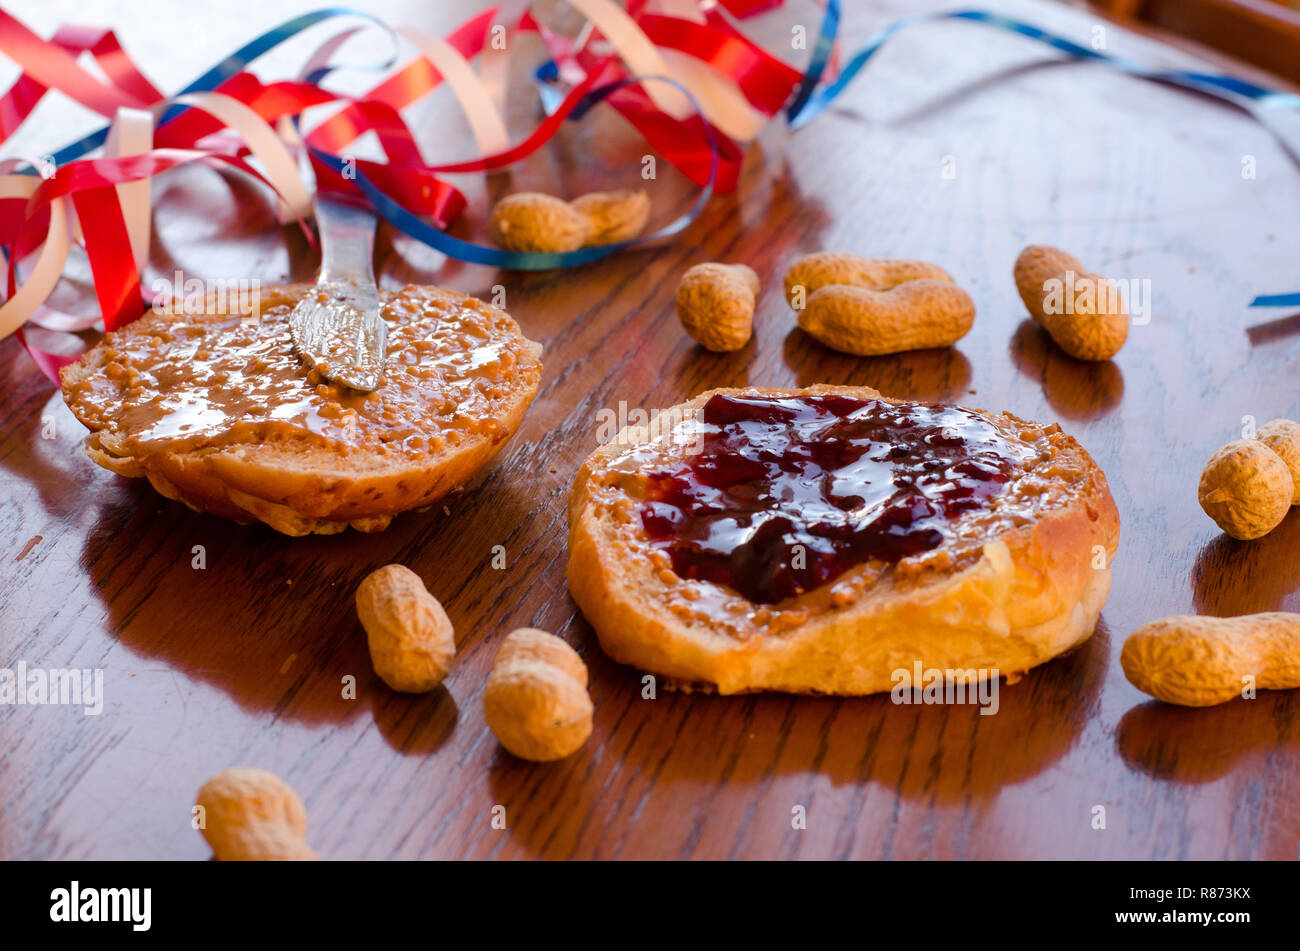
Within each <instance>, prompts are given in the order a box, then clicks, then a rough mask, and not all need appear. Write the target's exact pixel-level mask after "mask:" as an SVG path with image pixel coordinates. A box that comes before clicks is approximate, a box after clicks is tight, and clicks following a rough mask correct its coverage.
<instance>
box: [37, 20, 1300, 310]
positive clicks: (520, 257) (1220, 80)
mask: <svg viewBox="0 0 1300 951" xmlns="http://www.w3.org/2000/svg"><path fill="white" fill-rule="evenodd" d="M338 16H355V17H360V18H362V19H365V20H369V21H371V22H373V23H376V24H378V25H380V26H383V27H384V28H385V29H388V27H387V25H386V24H384V23H383V21H381V20H379V19H378V18H377V17H375V16H373V15H372V14H369V13H366V12H364V11H360V10H354V9H351V8H347V7H330V8H326V9H322V10H316V11H313V12H311V13H305V14H302V15H301V16H297V17H293V18H292V19H289V20H286V21H285V22H284V23H281V24H280V25H279V26H277V27H275V28H274V29H271V30H268V31H267V32H265V33H263V34H262V35H260V36H258V37H256V38H255V39H253V40H251V41H250V42H248V43H246V44H244V45H243V46H241V47H240V48H239V49H237V50H235V52H233V53H231V54H230V55H229V56H227V57H226V58H225V59H224V60H222V61H221V62H220V63H218V64H217V65H215V66H213V67H212V68H211V69H209V70H208V71H207V72H205V73H204V74H203V75H201V76H199V77H198V78H197V79H195V80H194V81H193V82H191V83H190V84H189V85H188V86H186V87H185V88H184V89H182V90H181V94H184V93H190V92H205V91H209V90H211V89H214V88H215V87H217V86H219V85H220V84H221V83H223V82H225V81H226V80H227V79H229V78H230V77H231V76H234V75H235V74H237V73H239V72H241V71H243V70H244V69H246V68H247V67H248V65H249V64H250V63H251V62H252V61H253V60H256V59H257V58H258V57H260V56H262V55H263V54H265V53H267V52H269V51H270V50H272V49H274V48H275V47H277V46H279V45H280V44H282V43H284V42H285V41H287V40H289V39H291V38H292V37H294V36H296V35H297V34H298V33H300V32H302V31H303V30H306V29H308V28H309V27H311V26H314V25H316V24H317V23H321V22H323V21H325V20H328V19H331V18H334V17H338ZM941 20H964V21H967V22H971V23H981V24H983V25H985V26H989V27H992V28H994V29H998V30H1003V31H1005V32H1009V33H1014V34H1017V35H1020V36H1024V37H1026V38H1028V39H1032V40H1035V41H1037V42H1040V43H1043V44H1045V45H1047V46H1049V47H1051V48H1053V49H1056V50H1059V51H1060V52H1062V53H1065V54H1067V55H1069V56H1072V57H1074V58H1076V59H1080V60H1090V61H1095V62H1101V63H1105V64H1106V65H1108V66H1110V67H1111V68H1113V69H1117V70H1119V71H1121V72H1124V73H1127V74H1129V75H1131V76H1135V77H1138V78H1141V79H1147V80H1151V81H1153V82H1161V83H1166V84H1172V85H1175V86H1179V87H1182V88H1185V89H1189V90H1191V91H1194V92H1199V93H1203V94H1206V95H1210V96H1214V97H1216V98H1218V99H1221V100H1224V101H1226V102H1229V103H1232V104H1233V105H1236V106H1238V107H1242V108H1247V109H1248V110H1249V109H1250V108H1251V107H1256V108H1266V109H1296V108H1300V95H1296V94H1293V93H1283V92H1278V91H1277V90H1272V89H1268V88H1266V87H1264V86H1260V85H1257V84H1255V83H1252V82H1248V81H1246V80H1243V79H1238V78H1236V77H1233V76H1227V75H1221V74H1214V73H1196V72H1186V71H1176V70H1155V69H1150V68H1148V67H1146V66H1144V65H1142V64H1141V63H1137V62H1135V61H1133V60H1129V59H1124V58H1122V57H1118V56H1112V55H1110V54H1108V53H1104V52H1101V51H1100V50H1094V49H1090V48H1089V47H1085V46H1081V45H1079V44H1078V43H1075V42H1073V41H1072V40H1069V39H1066V38H1065V37H1062V36H1058V35H1056V34H1053V33H1048V32H1047V31H1046V30H1042V29H1040V28H1039V27H1036V26H1034V25H1033V24H1030V23H1025V22H1023V21H1020V20H1015V19H1012V18H1010V17H1006V16H1003V15H1002V14H998V13H992V12H989V11H985V10H956V11H947V12H940V13H934V14H925V15H920V16H912V17H904V18H903V19H900V20H896V21H894V22H893V23H890V24H887V25H886V26H885V27H883V28H882V29H880V30H879V31H877V32H876V33H875V35H873V36H872V37H871V38H870V39H869V40H868V41H867V43H866V45H864V46H863V47H862V48H861V49H859V50H858V51H857V52H856V53H854V55H853V56H852V57H851V58H850V59H849V61H848V62H847V63H846V64H845V65H844V67H843V69H842V70H841V71H840V73H839V75H838V76H837V77H836V78H835V80H834V81H833V82H831V83H829V84H827V85H825V86H822V85H821V83H822V78H823V76H824V75H825V72H826V67H827V65H828V63H829V62H830V58H831V55H832V53H833V51H834V48H835V42H836V38H837V36H838V34H839V29H840V22H841V5H840V0H827V4H826V12H825V14H824V16H823V18H822V23H821V27H820V30H819V32H818V36H817V40H816V42H815V43H814V46H813V51H812V55H811V57H810V60H809V65H808V68H807V70H806V71H805V72H804V75H803V78H802V79H801V80H800V83H799V85H798V87H797V88H796V89H795V91H794V93H793V94H792V96H791V99H790V102H789V104H788V105H787V106H786V109H785V113H786V120H787V122H788V123H789V125H790V127H791V128H792V129H793V128H799V127H800V126H803V125H806V124H807V123H808V122H810V121H811V120H812V119H814V118H816V117H817V116H818V115H820V114H821V113H822V112H824V111H825V110H826V108H827V107H828V106H830V104H831V103H832V102H833V101H834V100H835V99H836V98H838V97H839V96H840V95H841V94H842V93H843V92H844V90H845V89H846V88H847V87H848V86H849V85H850V84H851V83H852V82H853V80H854V79H855V78H856V77H857V75H858V74H859V73H860V72H861V70H862V68H863V67H864V66H865V65H866V63H867V61H868V60H870V59H871V57H872V56H874V55H875V54H876V52H877V51H878V50H879V49H880V48H881V47H882V46H883V45H884V44H885V43H886V42H887V41H888V40H889V39H890V38H891V37H892V36H894V35H895V34H896V33H898V32H899V31H901V30H903V29H905V28H907V27H909V26H912V25H914V24H917V23H923V22H933V21H941ZM389 34H390V36H392V38H393V42H394V49H395V50H396V43H397V38H396V35H395V34H392V31H391V30H389ZM392 62H393V60H392V59H390V60H389V61H388V62H386V63H384V64H382V65H377V66H375V65H372V66H351V65H350V66H343V65H338V66H330V67H327V68H324V69H321V70H318V71H317V72H316V73H315V74H313V77H312V78H313V79H316V78H318V77H323V76H324V75H325V74H326V73H328V72H331V71H333V70H334V69H339V68H360V69H373V70H382V69H386V68H388V66H390V65H391V64H392ZM537 76H538V79H539V80H552V79H554V78H556V77H557V76H558V70H557V68H556V65H555V63H554V62H553V61H548V62H546V63H543V64H542V66H541V67H539V68H538V70H537ZM648 81H659V82H667V83H670V84H671V85H673V86H676V87H677V88H678V89H680V90H681V91H682V92H683V93H685V94H686V96H687V97H688V98H689V99H690V100H691V103H692V105H693V106H694V107H695V109H696V112H697V113H700V114H702V113H701V111H700V109H699V104H698V103H697V102H696V101H695V99H694V97H692V96H691V94H690V92H689V91H688V90H686V89H685V88H684V87H683V86H681V84H679V83H677V82H676V81H675V80H673V79H671V78H669V77H665V76H646V77H634V78H630V79H624V80H620V81H619V82H616V83H611V84H609V85H607V86H602V87H601V88H599V89H595V90H592V92H591V93H589V94H588V95H587V96H586V97H585V98H584V101H583V102H582V103H581V104H579V107H578V108H577V109H575V110H574V113H573V115H572V116H571V117H570V118H571V119H575V120H576V119H578V118H580V117H581V116H582V115H584V114H585V113H586V111H587V110H588V109H590V108H591V106H593V105H595V104H596V103H597V102H600V101H601V100H602V99H604V98H605V97H606V96H608V95H609V94H610V93H611V92H613V91H614V90H616V89H619V88H622V87H623V86H627V85H633V84H637V83H641V82H648ZM541 92H542V101H543V107H544V109H545V110H546V111H547V112H552V111H554V109H555V108H556V107H557V106H558V104H559V102H561V101H562V98H563V97H562V94H560V93H558V91H557V90H555V89H554V88H553V87H550V86H547V85H542V87H541ZM187 108H188V107H184V106H174V107H173V108H171V109H169V110H168V111H167V112H166V113H165V114H164V115H163V116H162V117H161V119H160V121H159V124H160V125H163V124H166V123H167V122H170V121H172V120H173V119H175V118H176V117H177V116H179V115H181V114H182V113H184V112H185V111H186V109H187ZM704 125H705V128H706V129H707V131H708V135H709V142H710V147H711V151H712V158H711V161H710V166H709V179H708V183H707V184H706V185H705V187H704V188H703V189H702V190H701V193H700V196H699V198H698V199H697V200H696V201H695V203H694V204H693V205H692V206H691V208H690V209H689V210H688V211H687V212H686V213H685V214H683V215H682V216H681V217H679V218H678V219H676V220H675V221H673V222H672V223H670V224H668V225H666V226H665V227H663V228H661V229H659V230H658V231H656V232H655V233H654V234H651V235H647V236H644V237H641V238H637V239H634V240H632V241H624V242H620V243H618V244H611V245H604V246H601V247H594V248H582V249H579V250H577V251H570V252H566V253H563V254H536V253H524V252H512V251H503V250H500V249H497V248H488V247H483V246H481V245H476V244H471V243H469V242H466V241H461V240H459V239H457V238H453V237H451V236H450V235H448V234H446V233H444V232H442V231H440V230H439V229H437V228H434V227H432V226H430V225H429V224H427V223H425V222H424V221H422V220H421V219H420V218H419V217H418V216H416V215H414V214H413V213H411V212H410V211H408V210H407V209H406V208H404V207H403V206H402V205H400V204H399V203H398V202H396V201H394V200H392V199H391V198H389V197H388V196H387V195H386V194H385V193H384V192H383V191H381V190H380V189H379V188H378V187H377V186H376V185H375V184H374V183H373V182H372V181H371V180H370V179H369V178H368V177H367V176H366V175H365V174H364V172H362V171H361V170H360V169H355V173H356V182H357V185H358V186H359V187H360V189H361V190H362V191H363V192H364V193H365V194H366V196H367V197H368V198H369V199H370V201H371V202H372V203H373V204H374V206H375V210H376V212H377V213H378V214H379V215H380V216H381V217H383V218H384V219H385V220H387V221H388V222H389V223H390V224H392V225H393V226H394V227H396V228H398V229H399V230H400V231H402V232H404V233H406V234H408V235H410V236H411V237H413V238H415V239H416V240H418V241H421V242H423V243H424V244H427V245H429V246H430V247H432V248H434V249H436V250H438V251H440V252H442V253H443V254H446V255H448V256H450V257H454V258H458V259H460V260H464V261H470V262H472V263H475V264H485V265H489V266H495V267H500V268H508V269H514V270H530V271H532V270H549V269H551V268H558V267H570V266H572V265H576V264H585V263H588V262H590V261H595V260H598V259H600V258H603V257H605V256H607V255H609V254H612V253H614V252H615V251H620V250H622V249H624V248H627V247H630V246H632V245H640V244H646V243H649V242H652V241H657V240H661V239H663V238H667V237H671V236H672V235H675V234H678V233H680V232H681V231H682V230H684V229H685V228H686V227H688V226H689V225H690V224H691V222H692V221H694V220H695V218H696V217H697V216H698V215H699V213H700V212H701V210H703V208H704V206H705V204H707V203H708V201H709V198H710V197H711V196H712V194H713V189H714V185H715V183H716V178H717V172H718V165H719V149H718V144H717V138H716V134H715V132H714V130H713V127H712V125H711V124H710V123H708V122H706V123H704ZM107 136H108V126H104V127H103V128H100V129H97V130H96V131H94V132H92V133H90V134H89V135H87V136H85V137H84V138H82V139H80V140H78V141H76V142H73V143H71V144H70V145H68V146H65V147H64V148H62V149H60V150H59V151H58V152H57V153H55V154H54V156H53V159H54V162H55V163H56V164H63V163H66V162H70V161H73V160H75V159H78V158H81V157H82V156H84V155H86V154H87V153H89V152H91V151H93V150H94V149H96V148H99V147H100V146H101V145H103V143H104V140H105V139H106V138H107ZM311 151H312V154H313V155H314V156H315V157H316V158H317V159H318V160H319V161H321V162H322V163H324V164H325V165H327V166H330V167H332V168H334V169H335V170H336V171H340V172H341V171H342V170H343V168H344V164H345V160H344V159H343V158H342V157H341V156H337V155H332V154H329V153H325V152H321V151H320V150H317V149H312V150H311ZM24 171H26V170H24ZM31 171H32V172H33V173H34V172H35V170H34V169H32V170H31ZM350 174H351V173H350ZM1250 306H1252V307H1290V306H1300V292H1296V293H1291V294H1272V295H1261V296H1259V297H1256V298H1255V299H1254V300H1253V301H1252V302H1251V305H1250Z"/></svg>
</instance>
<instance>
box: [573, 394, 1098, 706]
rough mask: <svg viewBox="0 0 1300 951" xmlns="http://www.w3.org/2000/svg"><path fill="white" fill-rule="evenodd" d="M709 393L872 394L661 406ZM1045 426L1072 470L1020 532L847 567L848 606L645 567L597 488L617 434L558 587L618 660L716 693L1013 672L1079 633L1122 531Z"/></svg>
mask: <svg viewBox="0 0 1300 951" xmlns="http://www.w3.org/2000/svg"><path fill="white" fill-rule="evenodd" d="M715 393H729V394H736V395H741V394H746V395H759V394H769V395H782V396H792V395H801V394H810V393H837V394H842V395H846V396H852V397H859V398H866V397H877V396H878V395H879V394H877V393H876V392H875V391H874V390H871V389H869V388H866V387H832V386H815V387H811V388H809V389H807V390H773V389H762V388H746V389H743V390H726V389H723V390H711V391H709V392H707V393H703V394H701V395H700V396H698V397H696V398H695V399H694V400H691V401H689V402H687V403H685V404H682V405H681V406H678V407H674V408H673V409H672V410H669V411H667V412H668V413H670V414H673V417H674V418H680V417H686V416H691V415H694V413H695V412H696V411H697V410H698V409H699V408H700V407H701V406H703V404H704V403H705V402H706V401H707V400H708V398H709V397H711V396H712V395H714V394H715ZM982 415H985V416H986V417H988V418H999V417H995V416H994V414H987V413H985V414H982ZM1012 419H1014V418H1012ZM1017 422H1019V421H1017ZM1026 425H1029V424H1026ZM1051 431H1052V432H1053V434H1054V439H1055V440H1056V444H1058V445H1059V446H1060V453H1061V456H1060V465H1062V466H1064V467H1066V468H1068V469H1070V470H1071V471H1072V472H1074V473H1075V474H1077V476H1078V480H1077V481H1078V484H1077V486H1074V487H1073V488H1071V489H1069V490H1068V491H1065V490H1064V489H1062V490H1061V491H1058V492H1054V493H1049V494H1046V495H1044V497H1043V498H1042V503H1041V508H1040V510H1038V511H1034V512H1033V513H1032V517H1030V518H1028V519H1026V520H1024V522H1025V523H1024V524H1021V525H1018V526H1016V527H1013V528H1005V527H1000V528H999V529H998V530H997V531H996V532H994V533H991V534H990V535H989V537H987V538H986V539H983V540H982V544H981V545H979V546H978V547H977V548H976V549H975V551H974V553H973V555H972V557H970V558H967V559H955V560H952V563H951V564H949V563H948V562H949V560H948V559H947V558H946V556H945V553H944V552H942V551H940V552H938V553H937V555H938V556H939V557H937V558H931V559H930V560H931V561H933V562H934V567H931V568H922V569H919V570H913V569H914V568H915V567H916V566H915V565H909V564H908V562H910V561H912V560H911V559H904V561H903V562H900V563H899V564H898V565H897V566H895V568H893V569H890V570H887V571H885V572H884V573H883V574H880V573H879V572H878V569H877V568H869V567H868V566H861V567H859V568H856V569H853V570H851V571H850V572H849V573H848V575H847V576H846V577H845V579H841V580H845V581H847V582H849V583H850V584H851V583H852V582H854V581H855V580H860V581H862V582H863V585H862V591H861V594H860V595H859V596H857V597H856V599H854V600H852V601H850V602H849V603H842V602H837V601H836V600H835V599H833V598H832V597H831V596H830V592H829V591H828V589H830V588H833V587H834V585H827V586H824V587H823V588H819V589H817V590H815V591H809V592H806V593H804V594H802V595H800V596H798V597H796V598H793V599H790V600H789V601H788V602H784V603H782V604H780V605H774V606H772V607H773V609H774V610H772V611H764V610H763V609H762V608H761V607H760V606H757V605H750V604H747V603H745V604H737V601H738V600H739V601H743V599H742V598H740V596H739V595H737V594H736V592H734V591H731V590H730V589H726V588H723V587H721V586H719V585H715V584H712V583H710V582H707V581H686V580H684V579H681V578H676V577H675V576H672V573H671V572H665V571H664V569H663V568H662V566H656V565H655V564H654V563H652V561H651V560H650V559H649V557H648V555H649V553H650V547H649V545H648V541H647V539H646V538H645V534H644V531H643V530H642V529H641V526H640V524H639V520H638V519H637V518H635V517H629V515H628V511H629V510H628V509H627V507H626V506H624V507H623V508H624V511H623V513H622V514H621V515H620V513H619V508H620V504H619V502H618V500H617V492H616V491H613V490H611V489H610V487H609V486H608V485H607V484H606V483H605V481H604V478H603V477H604V475H605V470H604V466H605V465H606V464H608V463H609V462H610V461H611V460H612V459H613V458H614V457H615V456H617V455H618V454H620V453H622V452H624V451H625V450H626V449H627V448H628V446H629V445H639V444H642V443H644V442H645V441H646V440H647V438H648V435H649V434H648V433H647V432H646V431H645V430H644V428H642V429H641V430H640V431H631V432H627V431H625V432H624V433H622V434H620V436H619V438H617V439H616V440H615V441H614V442H613V443H610V444H607V445H605V446H602V447H601V448H600V449H598V450H596V452H595V453H593V454H592V456H591V457H590V458H589V459H588V460H587V462H586V463H585V464H584V466H583V467H582V469H581V470H580V471H579V473H578V476H577V479H576V482H575V484H574V489H573V493H572V495H571V498H570V511H569V516H570V536H569V564H568V581H569V589H570V591H571V593H572V595H573V599H574V601H576V602H577V604H578V606H579V607H580V608H581V609H582V611H583V613H584V614H585V615H586V617H587V619H588V621H589V622H590V623H591V625H592V626H593V628H595V630H596V633H597V636H598V637H599V639H600V643H601V646H602V648H604V650H605V651H606V653H608V654H609V655H610V656H611V657H613V658H614V659H615V660H617V661H620V662H622V663H626V664H630V665H633V666H636V667H639V668H641V669H643V670H648V671H652V672H654V673H656V674H661V675H664V676H666V677H670V678H675V679H677V680H681V681H686V682H693V683H704V684H710V685H714V686H716V688H717V690H718V692H720V693H723V694H731V693H739V692H745V691H754V690H780V691H786V692H792V693H821V694H843V695H856V694H869V693H875V692H880V691H887V690H890V689H891V688H892V687H893V686H894V685H895V683H896V680H895V679H894V672H895V671H897V670H900V669H906V670H908V671H909V672H910V671H911V670H912V668H913V665H914V663H915V662H918V661H919V662H920V663H921V664H922V665H923V666H924V667H925V668H927V669H930V668H938V669H941V670H961V671H967V670H983V671H997V672H998V673H1000V674H1001V675H1015V674H1019V673H1020V672H1022V671H1025V670H1028V669H1029V668H1031V667H1034V666H1036V665H1038V664H1041V663H1043V662H1044V661H1046V660H1049V659H1050V658H1052V657H1055V656H1056V655H1058V654H1060V653H1062V652H1063V651H1066V650H1069V649H1070V648H1072V647H1075V646H1077V645H1078V644H1080V643H1082V642H1083V641H1085V640H1086V639H1087V638H1088V637H1089V636H1090V635H1091V634H1092V631H1093V628H1094V626H1095V625H1096V622H1097V618H1098V615H1099V613H1100V611H1101V608H1102V605H1103V604H1104V603H1105V600H1106V596H1107V594H1108V593H1109V590H1110V580H1111V579H1110V569H1109V564H1110V559H1111V558H1112V557H1113V555H1114V553H1115V550H1116V546H1117V544H1118V537H1119V514H1118V511H1117V510H1116V508H1115V503H1114V500H1113V499H1112V498H1111V495H1110V491H1109V489H1108V487H1107V485H1106V479H1105V476H1104V474H1103V473H1102V472H1101V470H1100V469H1099V468H1097V466H1096V464H1095V463H1094V462H1093V461H1092V459H1091V458H1090V457H1089V456H1088V454H1087V453H1086V452H1084V450H1083V449H1082V448H1081V447H1079V446H1078V444H1077V443H1075V442H1074V441H1073V440H1072V439H1069V437H1065V436H1063V435H1062V434H1059V432H1056V429H1055V427H1051ZM1096 546H1101V549H1102V550H1104V552H1105V558H1104V565H1103V566H1102V567H1100V568H1098V567H1094V565H1095V564H1096V563H1097V560H1098V559H1097V556H1096V554H1095V553H1096V551H1097V548H1096ZM923 561H924V559H921V560H918V562H917V564H922V562H923ZM855 575H856V576H858V578H857V579H855V578H854V576H855ZM665 576H669V577H667V580H665ZM837 583H838V582H837ZM686 587H691V588H694V589H695V590H694V593H693V594H692V595H691V596H690V597H689V598H688V599H686V601H688V602H689V606H690V610H683V604H684V603H685V602H684V600H683V599H680V598H678V597H676V596H677V595H679V594H680V593H681V591H682V589H684V588H686ZM724 602H730V605H729V607H728V606H726V605H725V604H724ZM701 606H703V607H701ZM737 607H740V608H743V609H744V610H745V611H746V612H748V614H749V615H750V616H751V618H757V620H752V619H751V620H750V621H748V622H746V623H744V624H740V625H738V624H737V622H736V621H735V617H736V615H735V614H734V613H733V610H731V609H734V608H737ZM792 618H793V619H794V620H791V619H792Z"/></svg>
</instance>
